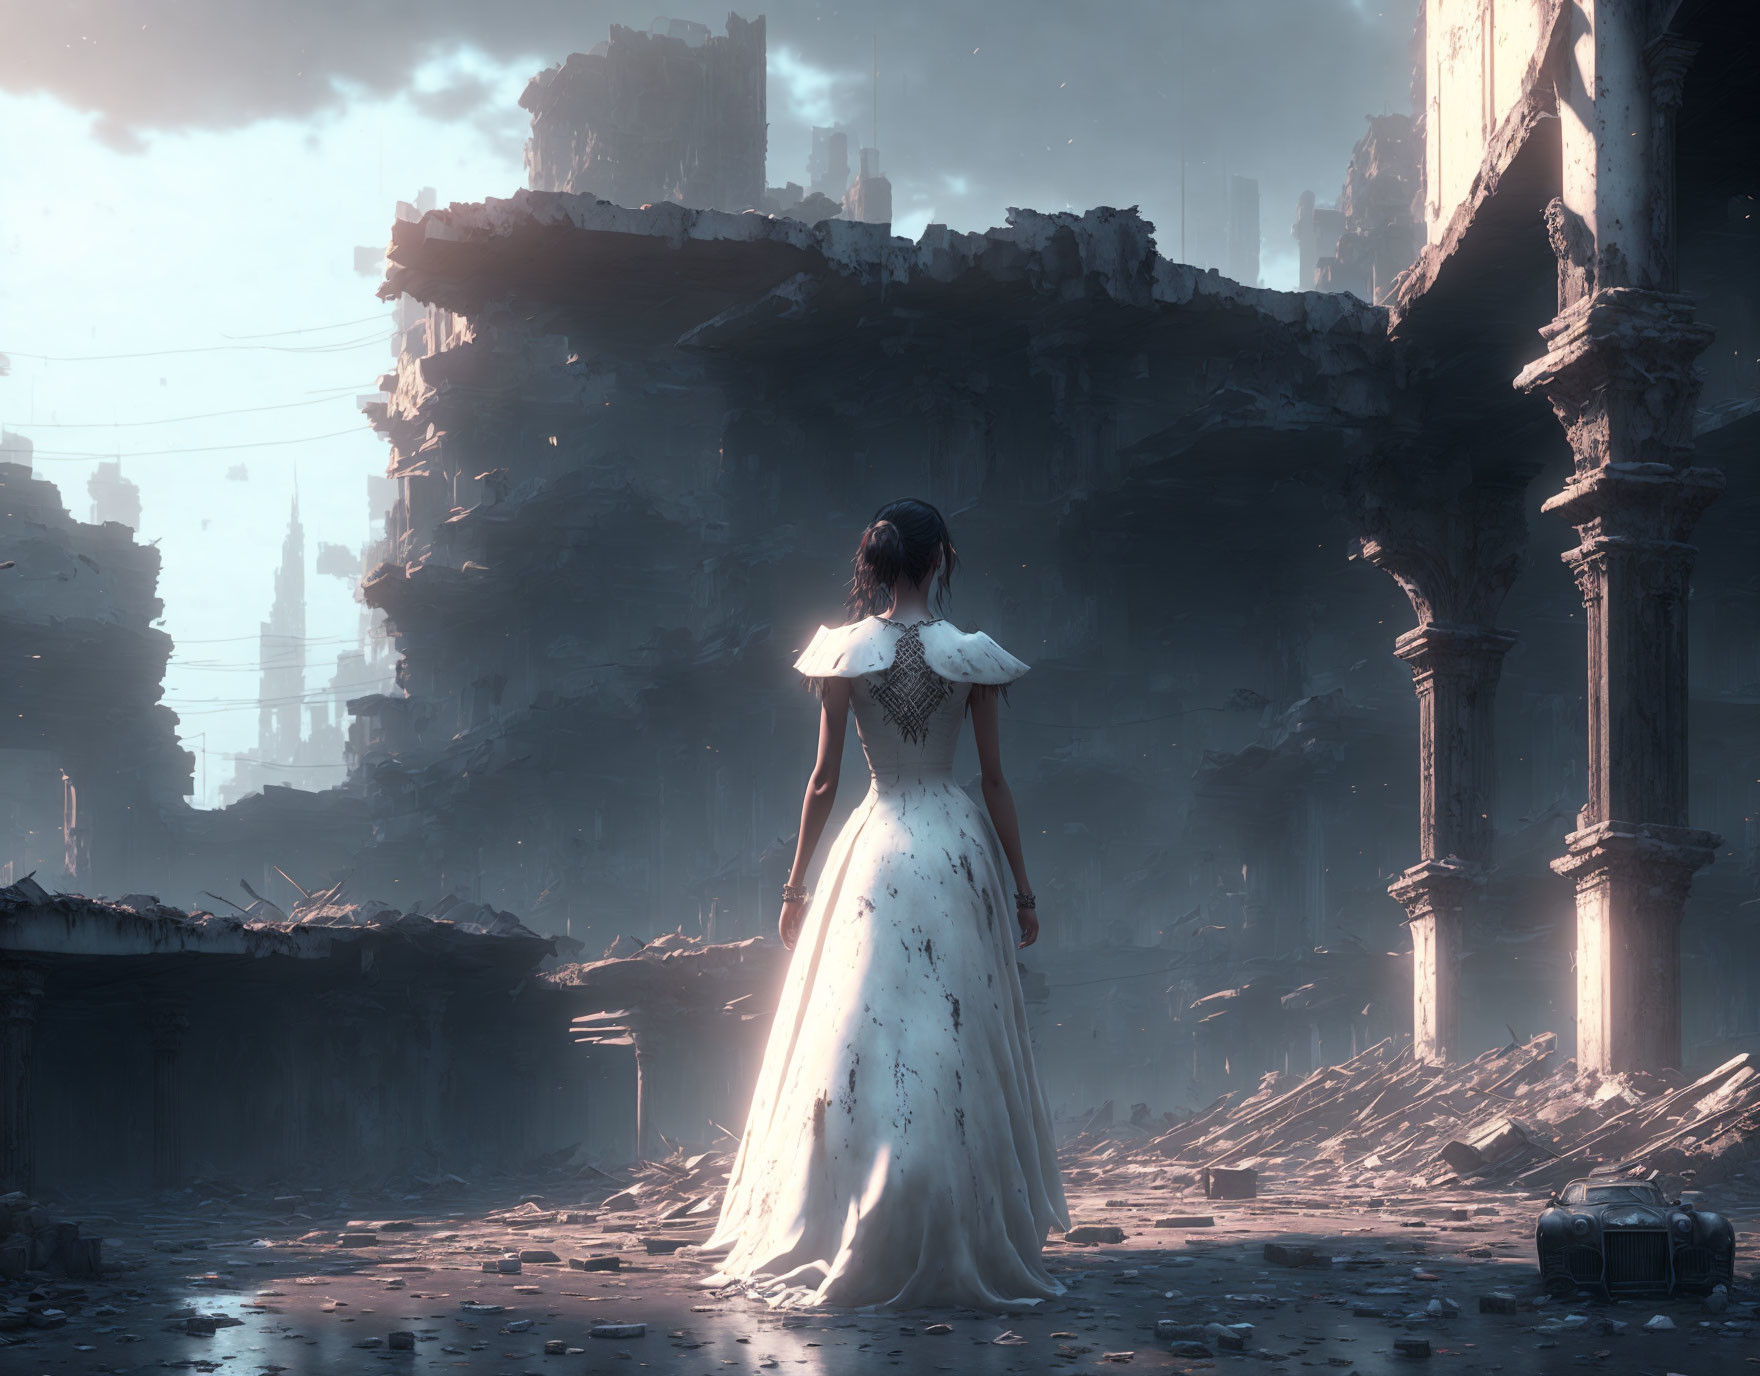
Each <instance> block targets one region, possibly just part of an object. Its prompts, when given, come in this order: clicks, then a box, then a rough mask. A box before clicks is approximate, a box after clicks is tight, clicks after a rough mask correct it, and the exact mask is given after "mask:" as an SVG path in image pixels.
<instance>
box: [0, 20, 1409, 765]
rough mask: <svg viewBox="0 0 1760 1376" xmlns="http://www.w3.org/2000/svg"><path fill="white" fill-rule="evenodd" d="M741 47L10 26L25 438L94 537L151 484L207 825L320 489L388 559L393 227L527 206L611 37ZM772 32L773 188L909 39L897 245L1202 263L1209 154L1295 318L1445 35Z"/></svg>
mask: <svg viewBox="0 0 1760 1376" xmlns="http://www.w3.org/2000/svg"><path fill="white" fill-rule="evenodd" d="M727 12H728V5H727V3H726V0H720V2H719V3H713V4H707V3H671V4H669V5H668V6H666V7H664V8H661V7H651V8H646V9H637V8H634V7H632V6H631V5H629V4H627V3H616V0H497V3H494V4H489V3H484V0H427V2H425V3H421V4H417V3H414V2H413V0H380V2H379V3H375V4H371V5H363V4H360V3H358V0H304V3H300V4H296V5H289V4H285V3H280V2H279V0H276V3H269V0H91V2H89V3H78V2H77V0H59V2H58V3H33V0H0V129H4V130H5V131H6V134H5V137H4V138H3V139H0V353H5V354H7V355H8V356H9V357H10V359H11V364H12V366H11V373H10V376H6V377H0V424H4V425H5V426H6V427H7V428H10V429H13V430H17V431H19V432H21V433H23V434H25V435H27V436H29V437H30V438H31V439H32V440H33V441H34V443H35V444H36V446H37V449H38V452H39V455H40V461H39V463H38V471H39V472H41V473H44V474H46V475H48V476H50V477H52V478H54V479H55V480H56V481H57V482H58V483H60V485H61V489H62V493H63V497H64V499H65V501H66V503H67V505H68V506H69V508H70V509H71V510H72V511H73V513H74V514H75V515H76V516H78V517H80V518H81V519H84V518H85V517H86V516H87V514H88V508H89V505H90V502H89V498H88V496H87V494H86V480H87V478H88V476H89V474H90V472H91V469H92V467H93V464H94V462H95V459H94V458H93V457H92V456H95V455H102V456H106V457H108V456H115V455H120V456H121V457H122V459H123V469H124V472H125V473H126V474H127V475H128V476H129V477H130V478H132V479H133V480H134V481H136V482H137V483H139V484H140V486H141V489H142V497H143V506H144V510H143V515H142V527H143V529H142V532H141V534H142V538H143V539H147V540H156V541H158V542H159V545H160V548H161V550H162V551H163V554H164V563H165V571H164V576H163V578H162V580H161V584H160V594H161V596H162V597H163V598H164V601H165V604H166V619H165V622H164V625H165V627H166V629H167V630H169V631H170V632H171V633H172V635H173V636H174V637H175V638H176V640H177V642H178V645H179V650H178V654H177V657H176V660H175V661H174V664H173V668H172V671H171V675H170V677H169V679H168V681H167V688H166V696H167V700H168V701H170V702H171V703H172V705H173V706H174V707H175V708H176V709H177V710H178V711H179V713H180V714H181V715H182V716H183V719H184V725H183V731H184V738H185V741H186V743H191V744H195V745H198V746H200V747H203V748H205V749H206V751H207V771H206V773H207V780H206V782H207V788H206V797H207V798H208V799H209V800H211V799H212V798H213V796H214V794H215V793H216V792H217V790H218V786H219V784H220V782H221V781H222V780H223V779H224V778H225V777H226V776H227V775H228V774H229V773H230V766H229V765H227V764H226V763H224V761H223V759H222V757H223V756H224V755H226V754H229V753H233V752H250V751H252V750H254V747H255V744H256V714H255V710H254V707H253V706H252V705H251V700H252V699H253V698H254V694H255V691H256V675H255V634H256V628H257V624H258V623H259V622H260V621H261V620H262V619H263V618H264V617H265V616H266V615H267V613H268V606H269V600H270V596H271V580H272V577H273V573H274V567H275V564H276V561H277V559H278V557H279V554H280V547H281V538H282V535H283V532H284V530H285V526H286V520H287V512H288V505H289V501H290V499H291V497H292V493H293V490H294V486H295V483H296V482H297V484H298V487H299V493H300V505H301V512H302V515H303V517H304V520H305V524H306V528H307V547H308V559H315V557H316V551H317V546H318V544H319V542H321V541H328V542H332V543H342V544H347V545H350V546H356V547H358V546H359V545H360V544H361V543H362V542H363V540H364V539H366V538H367V535H368V529H369V512H368V508H367V503H366V479H367V475H368V474H370V473H375V472H379V471H381V470H382V468H383V464H384V449H383V446H382V445H381V444H380V442H379V441H378V440H376V439H375V438H374V437H373V436H372V434H371V433H370V432H369V431H367V430H365V428H364V426H363V423H362V421H361V419H360V417H359V414H358V412H357V411H356V409H355V397H356V396H357V394H359V393H364V392H369V391H371V390H372V388H373V385H374V379H375V378H376V377H377V376H378V374H379V373H381V372H382V371H384V369H385V368H386V367H387V366H388V365H389V363H390V356H389V350H388V344H387V342H386V339H387V335H388V330H389V326H388V318H389V311H388V309H387V308H385V307H384V306H383V305H382V304H381V303H379V302H378V301H377V300H376V299H375V298H374V296H373V289H374V287H375V286H376V285H377V284H376V281H375V280H374V279H372V278H369V277H365V276H361V275H359V274H357V273H355V272H354V270H353V249H354V247H355V246H356V245H357V244H375V245H376V244H382V243H383V242H384V241H385V239H386V238H387V235H388V226H389V223H390V221H391V218H392V206H393V203H394V202H395V201H397V200H400V199H404V200H409V199H413V198H414V196H415V193H416V191H417V190H418V189H419V188H420V187H422V186H433V187H436V188H438V191H439V198H440V201H441V203H442V204H444V203H445V202H447V201H450V200H460V201H469V200H478V199H481V198H482V197H483V196H485V195H507V194H509V193H510V192H511V191H512V190H513V189H514V188H516V187H518V186H520V185H522V184H523V180H524V172H523V167H522V164H521V144H522V141H523V139H524V135H525V118H524V112H523V111H521V110H520V109H519V108H518V107H517V105H516V104H515V102H516V100H517V97H518V95H519V92H520V90H521V89H522V88H523V86H524V84H525V81H526V79H527V78H528V77H529V76H530V75H531V74H532V73H533V72H535V71H536V70H537V69H538V68H540V67H542V66H545V65H548V64H550V63H553V62H556V61H559V60H561V59H562V58H563V57H564V56H566V55H567V53H569V52H570V51H575V50H579V49H583V48H586V47H589V46H591V45H592V44H593V43H594V42H596V41H598V40H599V39H601V38H603V37H604V36H605V34H606V30H607V27H608V25H609V24H611V23H613V22H618V23H625V24H630V25H632V26H635V27H641V28H645V27H647V26H648V25H649V24H650V23H651V22H652V21H653V19H654V17H655V15H656V14H658V13H666V14H669V15H671V16H674V17H678V18H691V19H698V20H702V21H703V22H706V23H709V24H711V25H712V26H713V27H715V28H716V29H717V30H719V29H720V26H721V24H722V22H723V21H724V20H725V18H726V15H727ZM739 12H740V13H741V14H744V15H746V16H748V17H751V16H755V15H756V14H758V13H765V14H767V15H768V18H769V50H770V88H769V117H770V158H769V180H770V181H771V182H772V183H773V184H780V183H782V182H783V181H786V180H790V179H792V180H795V181H805V180H806V177H805V164H806V155H807V148H808V144H809V139H810V133H809V131H810V129H811V127H812V125H814V124H826V123H843V124H846V125H849V126H852V127H853V128H854V129H855V130H856V131H857V132H858V133H859V135H860V141H862V142H866V141H867V139H868V137H869V134H868V129H869V121H870V118H871V113H870V112H871V100H872V93H873V92H872V77H871V64H872V60H873V53H874V49H875V42H876V39H877V40H878V51H879V71H880V75H879V83H878V95H879V142H880V148H881V151H882V155H883V159H884V163H885V168H886V171H887V173H888V175H889V176H890V177H891V178H892V180H893V184H894V206H895V215H896V221H895V229H896V230H897V232H900V233H906V234H910V235H912V236H913V237H914V236H915V235H916V234H917V233H919V232H920V231H921V229H922V227H923V226H924V225H925V224H927V223H929V222H930V221H932V220H933V221H940V222H944V223H948V224H951V225H953V226H954V227H955V228H958V229H983V228H987V227H989V226H990V225H993V224H999V223H1001V221H1002V219H1003V216H1004V214H1005V210H1006V207H1008V206H1010V205H1026V206H1034V207H1038V208H1041V209H1063V208H1071V209H1077V210H1080V209H1085V208H1087V207H1088V206H1090V205H1097V204H1112V205H1131V204H1136V205H1139V206H1141V208H1142V210H1143V212H1144V214H1146V215H1147V216H1148V217H1149V218H1150V219H1152V220H1154V221H1156V223H1157V224H1158V225H1159V226H1160V230H1161V232H1160V236H1159V237H1160V243H1161V248H1162V251H1163V252H1164V253H1166V254H1168V255H1169V256H1177V251H1178V224H1179V195H1178V187H1179V176H1180V159H1181V153H1182V149H1183V152H1184V156H1185V159H1186V163H1187V186H1188V192H1187V195H1188V199H1189V203H1190V206H1191V212H1190V217H1189V230H1188V250H1189V251H1188V257H1190V258H1192V259H1193V260H1195V261H1199V262H1205V263H1214V262H1216V261H1217V260H1218V258H1219V256H1220V246H1219V245H1217V244H1216V243H1215V242H1214V239H1207V238H1206V235H1205V229H1204V226H1205V224H1206V223H1212V224H1213V223H1217V217H1216V216H1215V215H1214V214H1213V213H1211V211H1212V207H1213V200H1212V199H1211V198H1210V197H1209V194H1208V188H1209V187H1210V186H1212V185H1215V186H1219V185H1220V182H1221V178H1222V176H1223V174H1224V173H1226V172H1238V173H1242V174H1245V175H1248V176H1254V177H1257V178H1258V179H1259V181H1260V187H1261V233H1262V239H1263V246H1262V255H1263V276H1264V280H1265V284H1266V285H1267V286H1273V287H1289V286H1293V285H1294V276H1295V257H1294V246H1293V244H1292V243H1291V242H1290V239H1289V225H1290V222H1291V221H1292V220H1293V218H1294V210H1295V202H1296V198H1297V197H1298V195H1299V194H1300V193H1301V192H1302V190H1304V189H1307V188H1311V189H1313V190H1314V191H1315V192H1316V193H1317V194H1318V195H1319V197H1320V199H1321V200H1322V201H1323V202H1325V201H1328V200H1330V199H1331V198H1332V197H1333V196H1334V195H1336V193H1337V190H1338V186H1339V184H1340V182H1341V181H1342V178H1343V175H1344V169H1345V164H1346V162H1347V160H1348V158H1349V155H1350V150H1351V145H1352V144H1353V143H1354V142H1355V141H1356V139H1357V138H1358V137H1359V136H1360V134H1361V132H1362V130H1363V118H1364V116H1365V115H1368V114H1372V113H1374V114H1378V113H1381V112H1383V111H1387V110H1404V109H1406V108H1408V103H1409V96H1408V92H1409V87H1410V45H1411V35H1412V23H1413V17H1414V14H1415V7H1414V5H1413V3H1412V0H1389V2H1388V3H1384V4H1383V3H1373V2H1372V0H1361V2H1358V0H1112V2H1111V3H1103V2H1097V0H1089V3H1072V2H1070V0H1064V2H1063V3H1051V2H1050V0H1007V2H1006V3H1002V2H1001V0H985V2H984V3H978V2H977V0H867V3H861V4H853V3H847V4H836V5H829V4H826V5H820V4H813V3H808V0H787V3H780V4H775V3H773V4H769V5H764V6H759V5H745V6H740V7H739ZM295 331H299V332H300V333H291V332H295ZM171 351H183V352H171ZM142 354H144V355H149V356H146V357H114V356H115V355H142ZM34 356H47V359H45V358H41V357H34ZM94 356H99V357H94ZM51 360H52V361H51ZM246 408H251V409H249V410H248V412H246V413H244V414H231V415H224V416H210V417H208V418H205V419H188V420H183V419H177V418H182V417H197V416H204V415H206V413H211V412H220V411H226V412H239V411H246ZM258 408H263V409H258ZM270 408H272V409H270ZM161 421H165V422H167V423H163V424H161V423H158V422H161ZM155 451H169V452H155ZM240 465H243V468H244V472H245V476H244V477H243V478H242V479H240V478H238V477H229V476H228V475H229V473H234V472H236V470H237V469H238V467H239V466H240ZM307 585H308V589H309V590H310V607H309V611H308V634H309V635H310V636H311V637H312V638H313V642H314V643H313V644H312V646H311V653H310V654H309V655H308V657H307V663H308V664H309V665H310V666H312V667H311V668H310V669H309V670H308V679H307V681H308V686H309V687H311V688H315V687H316V686H317V685H319V684H322V683H323V682H325V681H327V680H328V679H329V677H330V673H331V669H332V667H333V664H334V656H335V654H336V652H337V651H338V650H339V649H344V648H347V646H348V645H349V644H350V643H352V640H353V636H354V633H355V626H356V621H357V617H358V608H357V607H356V605H355V603H354V602H353V600H352V590H351V589H350V587H349V586H348V585H346V584H345V583H344V582H342V581H341V580H339V579H336V578H328V577H318V576H317V575H316V574H315V572H313V571H312V570H311V568H310V567H308V572H307ZM336 775H337V777H338V778H340V777H341V770H340V769H338V770H337V771H336Z"/></svg>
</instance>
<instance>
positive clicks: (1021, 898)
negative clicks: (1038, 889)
mask: <svg viewBox="0 0 1760 1376" xmlns="http://www.w3.org/2000/svg"><path fill="white" fill-rule="evenodd" d="M1014 905H1015V907H1016V908H1031V909H1037V908H1038V906H1039V900H1038V897H1037V896H1036V895H1035V894H1034V893H1033V892H1032V891H1031V890H1030V889H1029V890H1028V891H1027V892H1026V893H1021V892H1020V891H1019V890H1018V889H1017V890H1016V891H1015V895H1014Z"/></svg>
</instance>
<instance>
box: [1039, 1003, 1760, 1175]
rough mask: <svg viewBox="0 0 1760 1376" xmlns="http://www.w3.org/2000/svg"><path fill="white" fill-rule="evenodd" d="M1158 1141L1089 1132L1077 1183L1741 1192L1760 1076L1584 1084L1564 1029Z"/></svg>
mask: <svg viewBox="0 0 1760 1376" xmlns="http://www.w3.org/2000/svg"><path fill="white" fill-rule="evenodd" d="M1102 1116H1104V1115H1102ZM1159 1129H1160V1124H1158V1123H1154V1122H1151V1121H1150V1120H1149V1119H1148V1117H1147V1115H1146V1114H1138V1115H1137V1116H1136V1121H1135V1122H1133V1123H1120V1124H1112V1123H1106V1124H1104V1125H1098V1124H1097V1125H1095V1126H1091V1127H1087V1128H1085V1129H1084V1130H1083V1131H1081V1132H1079V1133H1077V1134H1076V1135H1075V1136H1074V1137H1073V1138H1072V1139H1071V1140H1070V1141H1069V1142H1068V1143H1066V1145H1065V1151H1064V1159H1065V1161H1066V1163H1067V1174H1066V1178H1067V1179H1069V1180H1070V1181H1071V1182H1073V1183H1076V1184H1095V1183H1102V1182H1108V1181H1116V1182H1117V1183H1119V1184H1120V1185H1124V1184H1151V1183H1163V1184H1179V1183H1192V1184H1195V1183H1196V1182H1197V1179H1198V1176H1199V1174H1200V1172H1201V1171H1203V1170H1206V1169H1209V1170H1214V1169H1216V1168H1221V1167H1230V1168H1236V1169H1245V1170H1256V1171H1257V1172H1258V1174H1259V1177H1260V1179H1261V1180H1262V1181H1265V1182H1266V1188H1267V1189H1268V1190H1269V1189H1277V1188H1278V1187H1279V1185H1280V1184H1283V1185H1293V1186H1296V1187H1298V1188H1333V1189H1337V1188H1345V1189H1361V1190H1367V1191H1370V1192H1380V1191H1387V1190H1408V1189H1412V1188H1417V1189H1436V1188H1442V1187H1459V1186H1467V1187H1475V1186H1495V1187H1500V1188H1518V1189H1520V1188H1529V1189H1553V1188H1557V1187H1558V1186H1560V1185H1562V1184H1564V1183H1565V1182H1566V1181H1568V1180H1570V1179H1572V1178H1574V1177H1578V1176H1587V1175H1590V1174H1591V1173H1599V1174H1604V1175H1619V1176H1625V1177H1642V1178H1655V1179H1657V1180H1658V1183H1660V1184H1662V1185H1663V1187H1664V1188H1665V1189H1670V1188H1673V1189H1680V1188H1693V1187H1697V1186H1704V1185H1709V1184H1714V1183H1716V1184H1724V1185H1727V1186H1730V1187H1732V1188H1733V1187H1734V1185H1739V1183H1740V1182H1742V1181H1743V1180H1744V1179H1745V1177H1746V1176H1747V1174H1748V1167H1749V1165H1750V1164H1751V1163H1752V1164H1760V1068H1757V1067H1756V1066H1755V1064H1754V1058H1753V1056H1751V1055H1750V1054H1748V1053H1745V1052H1744V1053H1743V1054H1741V1055H1739V1056H1736V1057H1734V1058H1733V1059H1731V1060H1729V1061H1727V1062H1725V1063H1724V1064H1723V1065H1720V1066H1719V1067H1717V1069H1715V1070H1713V1071H1711V1072H1710V1073H1708V1074H1705V1075H1701V1076H1699V1077H1698V1078H1696V1079H1688V1078H1687V1077H1686V1076H1683V1075H1681V1074H1679V1073H1678V1072H1668V1073H1664V1074H1658V1075H1644V1074H1625V1075H1615V1076H1607V1077H1600V1076H1596V1075H1594V1074H1592V1073H1588V1074H1579V1073H1578V1070H1577V1066H1576V1062H1575V1061H1574V1060H1570V1059H1565V1058H1562V1057H1560V1056H1559V1054H1558V1044H1557V1038H1556V1037H1555V1036H1554V1035H1553V1034H1551V1033H1543V1034H1542V1035H1540V1036H1537V1037H1535V1038H1533V1039H1532V1040H1530V1041H1527V1042H1522V1043H1512V1044H1511V1045H1509V1046H1506V1047H1502V1048H1499V1049H1497V1050H1494V1051H1487V1052H1485V1053H1484V1054H1483V1055H1481V1056H1479V1057H1477V1058H1475V1059H1474V1060H1472V1061H1469V1062H1467V1063H1465V1064H1462V1065H1452V1066H1440V1065H1427V1064H1423V1063H1420V1062H1419V1061H1417V1060H1415V1059H1414V1058H1413V1056H1412V1052H1411V1047H1410V1045H1409V1044H1402V1043H1401V1042H1396V1041H1394V1040H1391V1039H1390V1040H1388V1041H1383V1042H1379V1043H1377V1044H1376V1045H1374V1046H1371V1047H1369V1048H1368V1049H1367V1050H1366V1051H1363V1052H1362V1053H1360V1054H1359V1055H1357V1056H1355V1057H1353V1058H1352V1059H1351V1060H1349V1061H1346V1062H1344V1063H1343V1064H1340V1065H1333V1066H1323V1067H1321V1068H1320V1069H1318V1070H1315V1071H1313V1072H1312V1073H1311V1074H1309V1075H1307V1076H1305V1077H1303V1078H1301V1079H1299V1080H1297V1079H1294V1077H1291V1076H1286V1075H1281V1074H1277V1073H1275V1072H1274V1073H1272V1074H1268V1075H1266V1076H1265V1077H1264V1079H1263V1080H1261V1081H1260V1083H1259V1085H1258V1086H1257V1088H1255V1089H1253V1090H1250V1091H1248V1090H1241V1091H1237V1092H1235V1093H1232V1094H1225V1095H1223V1096H1222V1097H1221V1098H1220V1099H1217V1100H1216V1101H1215V1102H1214V1103H1212V1104H1210V1105H1209V1106H1208V1107H1207V1108H1205V1109H1203V1110H1202V1111H1200V1112H1199V1113H1196V1114H1194V1115H1193V1116H1192V1117H1190V1118H1188V1119H1186V1120H1185V1121H1183V1122H1180V1123H1177V1124H1176V1125H1174V1126H1172V1127H1169V1128H1166V1129H1165V1130H1159ZM1182 1175H1183V1176H1186V1177H1189V1179H1187V1180H1184V1181H1182V1180H1180V1179H1174V1178H1170V1177H1179V1176H1182ZM1756 1179H1757V1180H1760V1172H1756ZM1731 1182H1734V1185H1732V1183H1731Z"/></svg>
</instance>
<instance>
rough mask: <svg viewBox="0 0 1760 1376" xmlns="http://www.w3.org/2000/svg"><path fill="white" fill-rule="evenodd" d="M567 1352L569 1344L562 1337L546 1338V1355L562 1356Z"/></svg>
mask: <svg viewBox="0 0 1760 1376" xmlns="http://www.w3.org/2000/svg"><path fill="white" fill-rule="evenodd" d="M567 1353H568V1344H567V1343H565V1342H563V1341H562V1339H561V1338H546V1339H545V1340H544V1355H545V1356H546V1357H562V1356H566V1355H567Z"/></svg>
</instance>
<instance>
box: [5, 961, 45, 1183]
mask: <svg viewBox="0 0 1760 1376" xmlns="http://www.w3.org/2000/svg"><path fill="white" fill-rule="evenodd" d="M45 973H46V972H45V970H44V968H43V966H41V965H40V964H38V963H36V962H34V961H28V960H13V959H11V958H0V1193H4V1192H6V1191H10V1190H29V1189H30V1188H31V1186H32V1184H33V1183H34V1180H33V1176H34V1173H35V1172H34V1166H35V1156H34V1153H33V1150H32V1147H33V1143H32V1138H31V1066H32V1062H33V1060H34V1050H35V1041H36V1028H37V1013H38V1010H39V1009H40V1008H41V1006H42V1002H43V979H44V975H45Z"/></svg>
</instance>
